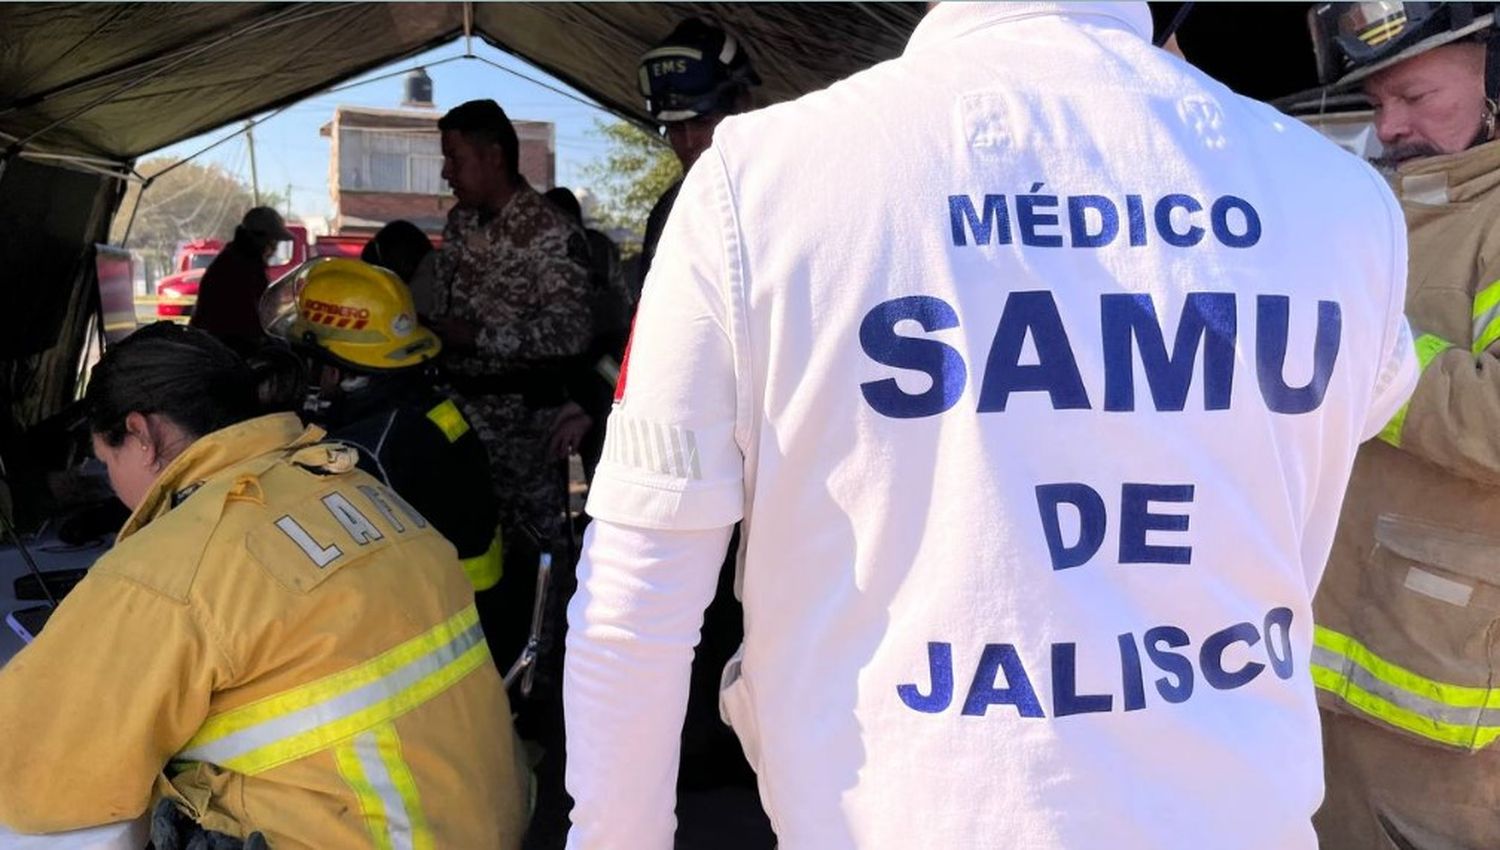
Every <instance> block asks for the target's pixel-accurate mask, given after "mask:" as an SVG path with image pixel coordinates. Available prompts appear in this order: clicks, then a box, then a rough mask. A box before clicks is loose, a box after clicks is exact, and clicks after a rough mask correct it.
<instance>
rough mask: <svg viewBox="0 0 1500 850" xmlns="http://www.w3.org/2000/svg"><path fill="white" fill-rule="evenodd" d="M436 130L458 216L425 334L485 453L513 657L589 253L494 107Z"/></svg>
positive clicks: (552, 520)
mask: <svg viewBox="0 0 1500 850" xmlns="http://www.w3.org/2000/svg"><path fill="white" fill-rule="evenodd" d="M438 128H439V130H440V131H441V132H442V145H443V172H442V174H443V179H445V180H446V181H448V183H449V185H450V186H452V187H453V193H454V196H455V197H456V198H457V200H458V204H457V206H455V207H454V208H453V210H452V211H451V212H450V213H449V215H448V224H447V226H446V227H445V228H444V230H443V247H442V249H441V251H440V252H439V254H438V258H437V270H436V275H435V277H436V286H435V287H434V299H433V300H434V311H433V312H434V315H433V316H432V317H431V327H432V328H433V329H434V330H436V331H437V332H438V334H439V335H440V336H441V337H442V338H443V341H444V343H445V345H446V347H447V348H448V351H449V355H448V358H447V361H446V364H445V365H446V367H447V371H448V375H449V379H450V381H451V382H452V384H453V387H454V389H456V390H457V391H458V392H459V394H460V395H461V396H462V397H463V398H464V399H465V402H464V405H463V406H464V413H465V414H466V415H467V416H468V418H469V421H470V422H472V423H473V424H474V427H475V430H477V431H478V432H479V437H480V439H481V440H482V441H483V442H484V445H485V448H486V449H488V452H489V458H490V465H491V469H492V471H493V473H494V480H495V486H496V488H497V495H498V496H499V499H500V511H501V514H500V525H501V530H502V535H503V538H504V540H505V546H506V558H505V561H506V564H507V567H508V569H507V570H506V573H507V575H506V579H503V580H502V582H503V583H504V584H508V585H510V586H511V589H512V592H510V593H508V594H506V595H507V597H508V598H509V600H510V603H509V604H508V607H513V608H514V612H513V613H514V616H511V617H509V618H507V620H508V622H507V632H508V633H509V636H508V638H506V639H504V642H505V643H507V644H509V643H511V642H515V643H516V647H515V649H516V652H519V650H520V646H521V645H522V644H524V641H525V635H526V631H527V627H528V626H529V620H530V606H531V590H532V589H533V588H534V584H532V583H533V582H534V580H535V576H534V572H535V565H536V559H535V549H533V548H530V547H528V546H527V545H526V544H527V543H528V542H529V541H528V535H527V533H526V531H523V527H524V526H528V525H529V526H530V527H531V528H532V529H535V530H536V531H537V532H540V534H541V536H542V537H543V539H545V540H550V541H552V542H554V543H555V542H557V541H558V540H559V539H560V536H561V534H562V532H563V526H562V506H563V504H564V497H565V496H566V486H567V476H566V471H565V467H562V466H561V465H560V464H558V462H557V461H555V460H552V459H551V458H550V457H549V456H548V453H547V445H546V436H547V433H548V429H549V427H550V426H551V424H552V422H553V419H554V418H555V417H556V415H557V410H558V408H559V407H561V406H562V405H563V404H564V403H565V402H566V401H567V397H566V391H565V389H564V381H565V378H564V375H565V373H566V370H567V368H568V367H569V366H570V365H571V362H572V361H571V358H576V357H577V356H578V355H581V354H583V353H584V352H585V351H586V350H587V349H588V345H589V340H590V335H591V327H590V325H591V319H590V313H589V297H590V293H589V267H588V256H589V254H588V244H587V241H586V240H585V237H584V235H583V231H582V230H581V229H580V228H579V227H578V226H577V225H576V224H574V223H573V222H571V221H570V220H568V218H567V217H566V216H564V215H563V214H562V213H560V212H558V211H557V210H556V209H555V208H554V207H553V206H552V205H551V204H548V203H547V202H546V201H545V200H544V199H543V198H542V196H541V195H540V194H538V193H537V192H536V191H535V190H534V189H532V188H531V186H530V185H529V184H528V183H527V182H526V179H525V178H524V177H522V176H521V174H520V171H519V168H518V161H519V145H518V142H517V139H516V132H515V128H514V127H513V126H512V125H511V123H510V119H509V118H507V117H506V115H505V112H504V110H502V109H501V108H500V106H499V105H498V104H496V103H495V102H494V101H493V100H477V101H470V102H468V103H465V104H463V105H461V106H458V107H455V108H454V109H453V110H452V111H450V112H449V113H448V114H447V115H445V116H443V118H442V120H441V121H440V122H439V123H438ZM528 550H529V551H528ZM511 657H514V656H511ZM508 660H509V659H506V661H507V663H508Z"/></svg>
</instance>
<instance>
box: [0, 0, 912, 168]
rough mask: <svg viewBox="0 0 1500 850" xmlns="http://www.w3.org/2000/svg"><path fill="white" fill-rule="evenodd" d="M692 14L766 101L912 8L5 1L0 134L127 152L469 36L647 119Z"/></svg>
mask: <svg viewBox="0 0 1500 850" xmlns="http://www.w3.org/2000/svg"><path fill="white" fill-rule="evenodd" d="M689 15H701V16H708V17H712V18H716V19H718V20H720V21H722V22H723V23H724V24H726V25H727V26H728V27H729V28H731V29H732V30H733V31H735V32H736V33H739V34H740V35H741V36H742V38H743V39H744V40H745V41H746V42H747V43H748V44H750V45H752V51H753V53H752V55H754V56H755V57H756V60H757V67H758V68H759V70H760V73H761V76H762V77H763V78H764V79H765V86H764V88H763V90H762V91H761V93H760V94H761V96H762V97H764V98H765V99H766V100H767V101H768V102H771V101H776V100H781V99H784V98H787V97H793V96H795V95H797V94H800V93H803V92H806V91H811V90H814V89H817V88H821V87H823V86H826V85H828V84H829V83H831V82H833V81H834V80H837V79H839V78H841V77H845V76H848V75H849V74H851V73H853V72H855V71H857V70H859V69H861V68H864V67H867V66H869V65H872V64H874V63H876V62H879V61H881V60H884V59H888V58H891V57H893V56H895V55H897V54H899V53H900V51H901V49H902V46H903V45H904V43H905V40H906V38H907V37H908V36H909V34H910V32H911V29H912V27H914V26H915V25H916V22H917V20H918V19H919V18H920V17H921V6H920V5H917V4H910V3H903V4H874V5H870V4H852V5H834V4H808V5H800V4H795V5H779V4H766V5H749V4H747V5H730V4H707V3H704V4H699V3H660V4H634V3H621V4H590V5H584V4H564V3H496V4H463V3H393V4H374V3H287V4H270V3H224V4H213V3H184V4H175V3H174V4H166V3H163V4H155V3H145V4H69V3H42V4H3V5H0V34H3V35H0V40H3V42H4V48H3V49H0V133H4V134H5V136H4V137H0V142H3V143H4V145H7V146H8V145H9V144H13V143H15V142H16V141H22V142H23V143H24V149H25V150H28V151H40V152H45V153H49V154H69V155H83V156H90V157H99V158H102V159H109V160H117V161H129V160H132V159H134V158H135V157H137V156H139V155H141V154H143V153H146V152H148V151H152V150H155V149H157V148H160V147H162V146H164V145H168V144H171V143H172V142H175V141H178V140H180V139H184V138H188V137H190V136H194V135H197V134H199V133H202V132H205V131H208V130H212V129H214V128H216V127H220V126H223V125H225V124H227V123H229V122H231V121H234V120H236V119H240V118H244V117H247V116H250V115H254V114H257V113H260V112H264V111H265V110H267V109H269V108H274V107H276V106H279V105H282V104H285V103H289V102H294V101H296V100H299V99H301V98H303V97H306V96H308V95H311V94H314V93H316V92H318V91H320V90H322V89H325V88H327V87H329V86H331V85H334V84H336V83H337V82H339V81H342V80H345V79H348V78H350V77H354V76H357V75H359V74H361V73H363V72H365V71H368V70H370V69H372V68H375V67H378V66H381V65H385V64H388V63H390V62H392V61H394V60H397V59H400V58H402V57H405V56H409V55H412V54H416V53H419V52H422V51H424V50H427V49H429V48H432V47H434V46H436V45H439V44H442V43H444V42H448V41H452V40H454V39H457V38H461V37H463V36H464V35H466V34H470V35H472V36H473V37H475V38H480V39H483V40H485V41H488V42H490V43H491V44H494V45H495V46H497V47H499V48H501V49H503V50H506V51H508V52H510V53H513V54H515V55H516V56H519V57H521V58H522V59H525V60H526V61H528V62H530V63H531V64H533V65H535V66H537V67H539V68H542V69H544V70H546V71H548V72H549V73H551V74H553V75H554V76H556V77H558V78H559V79H562V80H565V81H567V82H568V83H570V84H571V85H573V86H574V87H576V88H577V89H578V90H580V91H582V92H584V93H585V94H587V95H589V96H590V97H593V98H594V99H596V100H597V101H598V102H599V103H601V104H602V105H604V106H606V107H607V108H609V109H610V110H611V111H614V112H617V113H619V114H622V115H626V116H630V117H634V118H638V119H641V120H644V119H645V117H646V116H645V114H644V112H643V109H642V104H641V98H640V96H639V95H638V94H637V92H636V90H635V66H636V61H637V58H638V57H639V56H640V54H641V53H642V52H643V51H645V50H646V49H647V48H648V47H649V46H650V45H651V44H652V43H653V42H655V41H657V40H659V39H660V38H662V37H663V36H665V35H666V34H667V32H669V31H670V30H671V29H672V27H673V26H674V25H675V24H676V22H677V21H679V20H681V19H682V18H684V17H686V16H689Z"/></svg>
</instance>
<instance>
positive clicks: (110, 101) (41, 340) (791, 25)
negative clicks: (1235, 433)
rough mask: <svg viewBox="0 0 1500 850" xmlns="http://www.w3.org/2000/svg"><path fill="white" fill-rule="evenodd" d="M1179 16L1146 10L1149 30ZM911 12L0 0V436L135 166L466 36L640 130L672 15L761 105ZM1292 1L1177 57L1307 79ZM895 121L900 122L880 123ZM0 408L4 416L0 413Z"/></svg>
mask: <svg viewBox="0 0 1500 850" xmlns="http://www.w3.org/2000/svg"><path fill="white" fill-rule="evenodd" d="M1180 6H1181V4H1177V3H1164V4H1155V5H1153V8H1152V10H1153V13H1154V15H1155V18H1156V21H1157V25H1158V27H1162V26H1165V24H1166V22H1167V21H1169V20H1171V19H1172V18H1173V17H1174V16H1175V14H1176V12H1177V10H1178V8H1179V7H1180ZM923 10H924V6H923V4H920V3H650V4H647V3H575V4H567V3H0V392H3V393H5V395H6V398H0V455H3V449H4V445H3V440H4V437H5V433H4V431H5V428H4V426H5V425H6V424H7V423H10V424H14V423H16V422H21V423H26V422H33V421H35V420H37V419H39V418H41V417H42V416H45V415H47V414H49V413H51V412H54V411H55V410H57V409H58V408H60V407H61V406H62V405H63V404H64V403H65V402H66V401H68V400H69V399H70V398H71V396H72V393H73V390H74V386H75V381H74V376H75V375H76V371H77V367H78V363H79V361H80V356H79V355H80V352H81V350H82V348H83V346H84V343H85V340H86V337H87V335H88V334H87V329H88V327H89V317H90V316H92V315H94V313H95V312H97V303H98V297H97V294H96V293H95V292H94V291H93V285H92V284H93V279H92V256H93V255H92V245H93V244H94V243H96V242H103V241H105V239H106V234H107V233H108V228H109V222H110V218H111V216H112V215H113V214H114V212H115V210H116V208H117V207H118V205H119V201H120V197H121V194H122V191H123V185H124V184H123V182H122V181H121V180H120V179H119V178H120V177H121V176H122V175H124V174H126V173H128V172H129V170H130V169H131V167H132V165H133V163H134V161H135V160H136V159H137V158H138V157H139V156H141V155H142V154H145V153H147V152H150V151H153V150H156V149H158V148H161V147H164V146H166V145H169V144H172V143H174V142H177V141H181V140H182V139H186V138H190V137H192V136H196V135H199V134H201V133H204V132H206V131H210V130H213V129H216V128H218V127H222V126H225V125H227V124H230V123H232V122H235V121H238V120H241V119H244V118H248V117H251V116H254V115H259V114H262V113H265V112H267V111H269V110H272V109H275V108H278V107H281V106H283V105H287V104H291V103H294V102H296V101H298V100H300V99H302V98H304V97H307V96H309V95H312V94H315V93H318V92H320V91H323V90H325V89H327V88H330V87H332V86H334V85H337V84H338V83H340V82H342V81H345V80H348V79H351V78H354V77H357V76H359V75H361V74H363V73H365V72H367V71H370V70H372V69H374V68H377V67H380V66H383V65H387V64H391V63H393V62H396V61H398V60H400V59H402V58H405V57H409V56H413V55H416V54H419V53H421V52H423V51H426V50H428V49H430V48H432V47H435V46H438V45H440V44H443V43H446V42H450V41H454V40H457V39H463V38H465V37H469V38H477V39H482V40H484V41H486V42H489V43H490V44H493V45H495V46H496V47H498V48H500V49H502V50H505V51H507V52H509V53H511V54H513V55H515V56H517V57H519V58H521V59H523V60H525V61H527V62H529V63H531V64H532V65H534V66H536V67H538V68H541V69H543V70H545V71H547V72H549V73H551V74H552V75H553V76H555V77H557V78H558V79H561V80H564V81H566V82H567V83H569V84H570V85H572V86H573V87H574V88H576V89H577V90H579V91H581V92H583V93H584V94H586V95H587V96H589V97H591V98H593V99H594V100H596V101H597V102H598V103H599V104H601V105H602V106H604V107H605V108H606V109H609V110H610V111H612V112H615V113H616V114H618V115H620V116H622V117H625V118H629V119H633V120H637V121H641V122H645V121H646V120H647V116H646V115H645V114H644V110H643V104H642V102H641V98H640V96H639V94H638V93H637V91H636V83H635V69H636V62H637V58H638V57H639V56H640V54H641V53H642V52H643V51H645V50H646V49H647V48H648V47H649V46H650V45H652V44H653V43H655V42H657V41H658V40H660V39H661V38H662V37H663V36H665V35H666V34H667V33H668V32H669V31H670V30H671V29H672V27H673V26H675V25H676V23H677V22H679V21H680V20H682V19H683V18H685V17H688V16H694V15H696V16H699V17H704V18H709V19H716V20H719V21H721V22H722V23H724V24H725V25H726V26H727V27H728V28H730V29H731V30H733V31H734V32H736V33H737V34H738V35H739V36H740V37H741V38H742V39H743V40H744V42H745V43H746V44H748V45H749V47H750V51H751V54H752V55H753V56H754V58H755V63H756V67H757V70H758V71H759V73H760V75H761V76H762V78H763V79H764V81H765V84H764V85H763V86H762V87H760V88H759V89H758V90H757V92H756V95H755V96H756V100H757V103H758V105H765V104H768V103H772V102H775V101H779V100H783V99H786V98H791V97H795V96H797V95H800V94H803V93H806V92H809V91H813V90H816V89H819V88H823V87H825V86H827V85H829V84H831V83H833V82H834V81H836V80H838V79H840V78H842V77H845V76H848V75H849V74H852V73H854V72H856V71H858V70H860V69H862V68H865V67H868V66H870V65H872V64H875V63H877V62H880V61H883V60H886V59H889V58H892V57H894V56H897V55H899V53H900V52H901V50H902V49H903V47H904V45H905V43H906V41H907V39H908V38H909V37H910V34H911V31H912V29H913V28H914V27H915V26H916V24H917V22H918V21H919V20H920V19H921V16H922V14H923ZM1305 10H1306V6H1305V5H1304V4H1275V3H1272V4H1262V3H1204V4H1198V5H1197V6H1196V7H1195V8H1194V9H1193V11H1192V13H1191V14H1190V15H1188V17H1187V18H1186V23H1185V24H1184V25H1183V28H1182V30H1181V43H1182V45H1183V47H1184V49H1185V50H1186V51H1187V53H1188V56H1189V58H1190V59H1191V60H1192V61H1194V62H1195V63H1196V64H1198V65H1199V66H1200V67H1201V68H1203V69H1204V70H1205V71H1207V72H1208V73H1209V74H1211V75H1213V76H1215V77H1216V78H1218V79H1220V80H1222V81H1224V82H1225V83H1227V84H1228V85H1230V86H1231V87H1232V88H1234V89H1236V90H1237V91H1240V92H1242V93H1244V94H1248V95H1251V96H1253V97H1259V98H1262V99H1270V98H1274V97H1277V96H1281V95H1286V94H1289V93H1291V92H1295V91H1299V90H1302V89H1306V88H1309V87H1311V86H1312V85H1313V82H1314V79H1313V70H1312V69H1313V63H1312V53H1311V49H1310V46H1309V44H1308V39H1307V34H1306V30H1305V28H1304V26H1303V16H1304V14H1305ZM892 120H900V118H899V116H892ZM5 414H9V415H5Z"/></svg>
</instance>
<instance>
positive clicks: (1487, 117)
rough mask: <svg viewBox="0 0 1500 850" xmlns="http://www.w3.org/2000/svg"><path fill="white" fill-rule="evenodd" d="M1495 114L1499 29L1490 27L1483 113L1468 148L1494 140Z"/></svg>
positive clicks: (1499, 108) (1499, 91) (1499, 101)
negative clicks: (1477, 129)
mask: <svg viewBox="0 0 1500 850" xmlns="http://www.w3.org/2000/svg"><path fill="white" fill-rule="evenodd" d="M1497 113H1500V29H1495V28H1494V27H1493V26H1492V27H1491V28H1490V31H1489V33H1487V34H1486V35H1485V38H1484V111H1483V113H1482V114H1481V116H1480V121H1479V131H1478V132H1477V133H1475V134H1474V141H1472V142H1470V143H1469V147H1470V148H1477V147H1479V146H1480V145H1482V144H1484V143H1486V142H1489V141H1492V140H1493V139H1494V138H1495V121H1496V114H1497Z"/></svg>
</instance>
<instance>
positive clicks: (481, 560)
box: [460, 529, 505, 590]
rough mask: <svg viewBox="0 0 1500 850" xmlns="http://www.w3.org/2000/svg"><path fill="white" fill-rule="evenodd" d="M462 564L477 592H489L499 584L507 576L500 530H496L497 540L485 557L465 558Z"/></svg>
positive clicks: (491, 544)
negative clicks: (501, 578) (502, 577)
mask: <svg viewBox="0 0 1500 850" xmlns="http://www.w3.org/2000/svg"><path fill="white" fill-rule="evenodd" d="M460 563H462V564H463V567H464V575H467V576H468V577H469V583H470V584H472V585H474V589H475V590H489V589H490V588H492V587H494V586H495V585H497V584H499V583H500V577H501V576H503V575H505V552H504V548H503V547H502V546H501V543H500V531H499V529H496V530H495V540H494V542H492V543H490V548H488V549H486V550H485V551H484V554H483V555H475V556H474V557H472V558H464V559H463V560H462V561H461V562H460Z"/></svg>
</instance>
